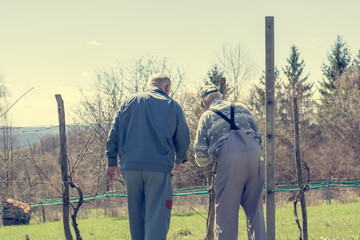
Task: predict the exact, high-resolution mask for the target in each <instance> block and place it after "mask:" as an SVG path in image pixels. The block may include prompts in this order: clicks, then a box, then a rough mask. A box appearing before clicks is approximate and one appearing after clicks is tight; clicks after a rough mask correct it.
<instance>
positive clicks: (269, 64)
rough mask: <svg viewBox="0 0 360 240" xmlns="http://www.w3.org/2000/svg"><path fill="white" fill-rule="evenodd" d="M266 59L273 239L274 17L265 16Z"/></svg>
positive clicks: (271, 236) (270, 233) (271, 232)
mask: <svg viewBox="0 0 360 240" xmlns="http://www.w3.org/2000/svg"><path fill="white" fill-rule="evenodd" d="M265 48H266V49H265V53H266V56H265V59H266V72H265V78H266V93H265V94H266V95H265V102H266V132H265V135H266V138H265V161H266V168H265V179H266V194H265V200H266V231H267V233H266V239H268V240H275V125H274V121H275V100H274V95H275V94H274V78H275V76H274V17H265Z"/></svg>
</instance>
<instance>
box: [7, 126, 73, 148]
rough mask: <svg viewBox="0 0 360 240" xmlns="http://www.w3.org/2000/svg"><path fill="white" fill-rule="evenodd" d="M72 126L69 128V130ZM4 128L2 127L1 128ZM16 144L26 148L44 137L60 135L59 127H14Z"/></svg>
mask: <svg viewBox="0 0 360 240" xmlns="http://www.w3.org/2000/svg"><path fill="white" fill-rule="evenodd" d="M71 127H72V126H67V127H66V128H67V130H68V129H69V128H71ZM0 128H2V127H0ZM13 130H14V139H15V144H16V145H17V146H18V147H26V146H29V144H30V145H33V144H35V143H37V142H39V141H40V139H41V138H42V137H44V136H48V135H58V134H59V126H51V127H13Z"/></svg>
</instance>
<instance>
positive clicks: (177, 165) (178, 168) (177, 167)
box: [172, 163, 182, 172]
mask: <svg viewBox="0 0 360 240" xmlns="http://www.w3.org/2000/svg"><path fill="white" fill-rule="evenodd" d="M181 166H182V163H175V166H174V168H173V169H172V170H173V171H174V172H176V171H179V170H180V168H181Z"/></svg>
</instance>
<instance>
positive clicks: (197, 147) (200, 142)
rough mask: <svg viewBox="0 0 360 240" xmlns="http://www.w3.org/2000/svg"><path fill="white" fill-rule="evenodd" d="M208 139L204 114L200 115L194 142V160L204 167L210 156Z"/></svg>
mask: <svg viewBox="0 0 360 240" xmlns="http://www.w3.org/2000/svg"><path fill="white" fill-rule="evenodd" d="M208 149H209V140H208V137H207V134H206V124H205V118H204V115H202V116H201V118H200V120H199V124H198V128H197V131H196V137H195V142H194V152H195V161H196V163H197V165H199V166H200V167H204V166H206V165H208V164H209V163H211V161H212V158H211V157H210V156H209V154H208Z"/></svg>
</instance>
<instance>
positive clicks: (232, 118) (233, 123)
mask: <svg viewBox="0 0 360 240" xmlns="http://www.w3.org/2000/svg"><path fill="white" fill-rule="evenodd" d="M210 110H211V111H213V112H214V113H216V114H217V115H219V116H220V117H222V118H223V119H224V120H225V121H227V122H228V123H229V124H230V129H231V130H238V129H239V128H238V127H237V126H236V125H235V120H234V119H235V118H234V115H235V113H234V104H233V103H232V104H231V110H230V112H231V113H230V115H231V120H230V119H229V118H228V117H226V116H225V115H224V114H222V113H221V112H220V111H218V110H213V109H210Z"/></svg>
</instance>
